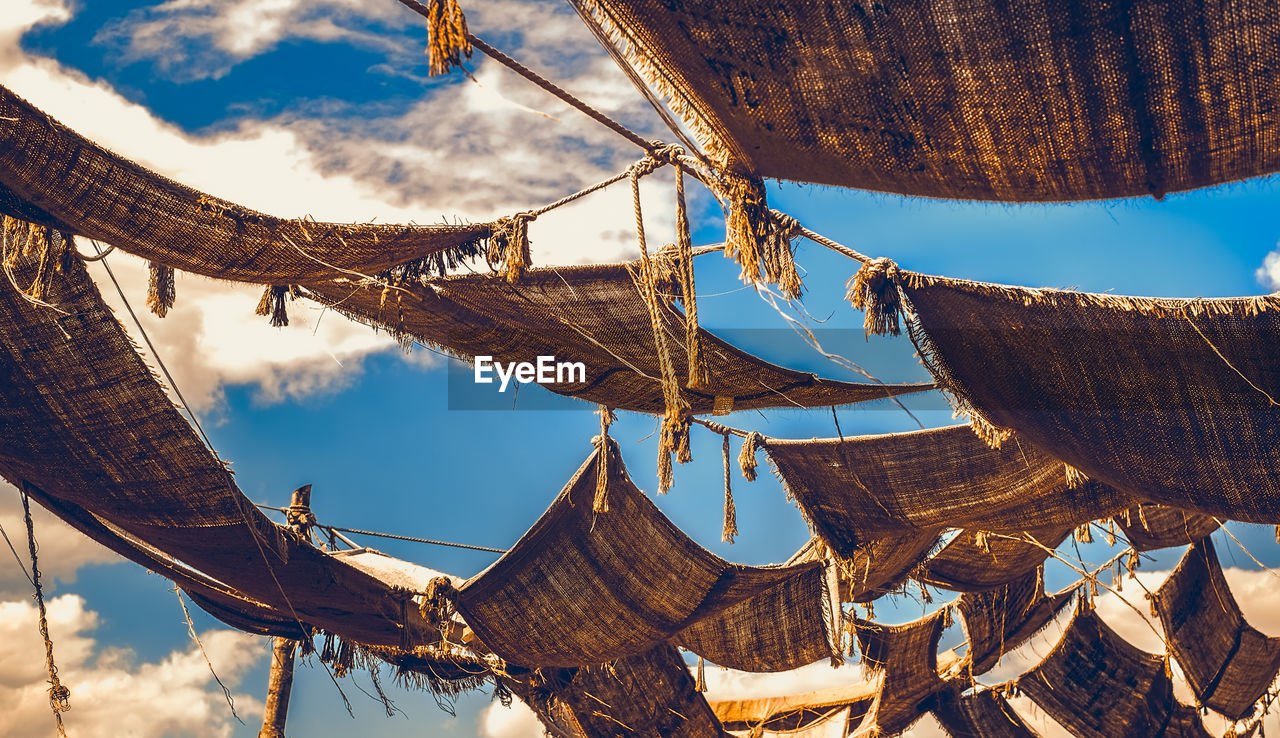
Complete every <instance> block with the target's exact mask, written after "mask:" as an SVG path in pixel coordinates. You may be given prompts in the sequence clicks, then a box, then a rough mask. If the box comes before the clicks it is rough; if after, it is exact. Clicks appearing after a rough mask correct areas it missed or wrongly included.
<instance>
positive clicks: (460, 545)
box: [254, 503, 507, 553]
mask: <svg viewBox="0 0 1280 738" xmlns="http://www.w3.org/2000/svg"><path fill="white" fill-rule="evenodd" d="M254 504H255V505H257V506H258V507H260V508H262V509H264V510H275V511H276V512H281V513H283V512H288V511H289V508H287V507H274V506H272V505H263V504H262V503H254ZM315 527H317V528H321V529H323V530H330V531H337V532H339V533H355V534H356V535H361V536H373V537H375V538H393V539H395V540H397V541H409V542H411V543H429V544H431V545H433V546H448V547H450V548H465V549H468V550H471V551H488V552H489V553H506V552H507V550H506V549H505V548H492V547H489V546H473V545H471V544H469V543H453V542H451V541H437V540H435V539H433V538H415V537H413V536H402V535H397V534H395V533H378V532H377V531H372V530H361V529H359V528H342V527H339V526H336V525H325V524H323V523H316V525H315Z"/></svg>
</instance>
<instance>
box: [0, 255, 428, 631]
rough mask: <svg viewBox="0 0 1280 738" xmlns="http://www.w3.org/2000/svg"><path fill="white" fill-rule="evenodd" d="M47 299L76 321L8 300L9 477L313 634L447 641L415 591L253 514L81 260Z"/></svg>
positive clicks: (1, 447) (22, 264)
mask: <svg viewBox="0 0 1280 738" xmlns="http://www.w3.org/2000/svg"><path fill="white" fill-rule="evenodd" d="M12 256H14V258H13V260H12V262H11V266H12V270H13V274H14V276H15V278H16V279H17V281H18V282H19V283H20V284H27V283H29V282H31V281H32V280H33V279H34V276H35V272H36V271H37V270H38V269H39V268H40V265H39V264H38V263H37V260H36V259H34V258H31V257H27V256H21V255H12ZM46 266H49V268H50V269H52V268H53V267H52V266H50V265H46ZM46 299H47V300H48V301H49V302H51V303H54V304H56V305H58V306H59V308H60V309H61V310H62V311H65V314H64V313H60V312H57V311H55V310H52V309H49V308H46V307H41V306H39V305H36V304H33V303H32V302H30V301H28V299H26V298H25V296H23V295H21V294H20V293H19V292H18V291H16V290H14V289H10V288H8V287H6V288H4V289H0V316H3V319H0V475H3V476H4V478H6V479H8V480H9V481H11V482H13V483H14V484H15V485H19V486H21V485H23V484H24V483H29V484H30V485H34V486H35V487H36V488H38V489H39V490H40V492H41V493H42V494H41V495H39V496H38V501H40V500H41V499H48V500H50V501H53V502H54V503H55V505H54V506H53V507H52V508H51V511H52V512H54V514H67V513H65V512H63V511H64V510H83V511H84V512H86V513H89V514H91V515H92V516H94V517H95V518H96V519H98V520H100V521H101V522H103V523H106V524H110V525H111V526H114V528H115V529H118V530H119V531H122V532H124V533H126V534H128V535H129V536H132V537H133V538H134V539H135V540H137V541H140V542H143V543H145V544H146V545H147V546H150V547H152V548H154V549H157V550H158V551H160V552H163V553H164V554H165V555H167V556H169V557H172V558H174V559H177V560H178V561H180V562H182V563H183V564H185V565H187V566H189V567H191V568H193V569H195V570H196V571H198V572H200V573H202V574H203V575H204V578H205V579H207V580H212V581H215V582H220V583H224V584H225V586H226V587H228V588H230V589H232V590H234V591H235V592H237V593H240V595H242V596H243V597H245V598H249V599H251V600H253V601H256V602H257V603H261V604H263V605H266V606H269V607H270V608H273V609H275V610H276V611H277V612H282V613H290V615H291V617H292V614H293V613H296V615H297V617H298V618H300V619H301V620H302V621H303V622H304V623H308V624H311V625H316V626H319V627H323V628H324V629H325V630H328V631H332V632H334V633H338V634H341V635H342V636H343V637H345V638H351V639H353V640H356V641H360V642H363V643H367V644H372V645H392V646H399V645H403V644H405V643H406V642H407V643H408V644H410V645H415V644H418V643H423V642H427V641H431V640H438V638H439V634H438V631H435V630H433V629H432V628H430V627H428V626H427V624H426V622H425V621H424V620H423V618H422V617H421V615H419V614H418V609H417V607H416V606H411V605H410V601H409V593H407V592H399V593H398V592H396V591H393V589H392V588H391V587H389V586H388V585H386V584H384V583H382V582H380V581H378V580H377V579H375V578H374V577H371V576H369V575H368V574H365V573H363V572H361V571H359V570H356V569H354V568H352V567H350V566H347V565H345V564H343V563H341V562H338V561H335V560H334V559H333V558H332V557H330V556H327V555H326V554H324V553H323V552H321V551H319V550H318V549H316V548H315V547H313V546H312V545H310V544H309V543H306V542H303V541H300V540H298V539H297V538H295V537H294V536H292V535H290V534H289V533H287V532H286V531H284V530H283V529H281V528H279V527H278V526H276V525H275V524H273V523H272V522H271V521H269V520H268V519H267V518H266V517H264V516H263V515H262V514H261V513H259V512H258V511H257V510H256V509H255V508H254V507H253V504H252V503H251V502H250V501H249V500H248V499H246V498H245V497H244V496H243V495H242V494H241V493H240V491H239V490H238V489H237V488H236V486H235V484H234V482H233V481H232V479H231V475H230V473H229V472H228V471H227V470H226V468H225V467H224V466H223V464H222V462H221V461H219V460H218V459H217V458H215V457H214V456H213V454H212V453H210V452H209V450H208V449H206V448H205V446H204V445H203V444H202V443H201V442H200V439H199V438H198V437H197V436H196V433H195V431H193V430H192V428H191V426H190V425H188V424H187V422H186V420H184V419H183V418H182V416H181V415H179V414H178V410H177V409H176V408H175V407H174V406H173V404H172V403H171V402H170V401H169V399H168V398H167V397H166V396H165V394H164V391H163V389H162V388H161V386H160V384H159V383H158V382H156V380H155V379H154V378H153V377H152V375H151V371H150V370H149V368H148V367H147V366H146V365H145V364H144V363H143V361H142V359H141V358H140V357H139V356H138V354H137V352H136V351H135V350H134V348H133V345H132V343H131V342H130V340H129V338H128V336H126V335H125V333H124V331H123V330H122V329H121V327H120V324H119V322H117V321H116V319H115V316H114V315H113V314H112V313H111V310H110V309H109V308H108V307H107V306H106V305H105V304H104V303H103V302H102V300H101V298H100V296H99V295H98V292H97V289H96V288H95V287H94V285H93V282H92V281H91V280H90V279H89V276H88V274H87V273H86V272H85V268H84V266H83V265H82V264H81V263H80V262H79V261H78V260H76V259H71V260H70V261H69V262H67V263H66V264H64V268H63V271H62V273H60V274H56V275H54V277H53V278H52V279H51V280H50V284H49V292H48V293H47V294H46ZM71 506H74V507H71ZM71 517H72V516H70V515H69V514H68V519H71ZM80 517H82V518H83V516H82V515H81V516H80ZM83 520H87V518H84V519H83ZM117 550H119V549H118V548H117ZM160 570H161V571H164V569H163V568H162V569H160ZM170 573H172V572H170ZM277 582H278V583H277ZM179 583H180V584H181V583H182V582H179ZM193 591H194V590H193ZM433 634H434V635H433Z"/></svg>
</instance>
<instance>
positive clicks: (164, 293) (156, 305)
mask: <svg viewBox="0 0 1280 738" xmlns="http://www.w3.org/2000/svg"><path fill="white" fill-rule="evenodd" d="M147 269H148V271H149V272H150V278H149V279H148V280H147V308H148V309H150V310H151V312H153V313H155V314H156V315H157V316H159V317H161V318H163V317H164V316H166V315H168V314H169V308H172V307H173V303H174V299H175V298H176V297H177V288H176V286H175V284H174V279H175V275H174V273H173V267H169V266H165V265H164V264H160V263H157V262H154V261H153V262H150V264H148V267H147Z"/></svg>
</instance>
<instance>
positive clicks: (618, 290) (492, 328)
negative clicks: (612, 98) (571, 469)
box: [309, 264, 930, 414]
mask: <svg viewBox="0 0 1280 738" xmlns="http://www.w3.org/2000/svg"><path fill="white" fill-rule="evenodd" d="M309 292H310V294H311V295H312V296H314V297H315V298H316V299H317V300H318V301H320V302H322V303H324V304H329V305H333V306H334V308H335V309H337V310H338V311H340V312H342V313H345V314H347V315H350V316H351V317H353V318H355V319H357V320H360V321H362V322H365V323H368V324H370V325H373V326H375V327H379V328H382V329H385V330H388V331H390V332H391V333H392V334H393V335H396V336H397V337H399V338H401V339H402V340H404V339H408V340H412V341H420V342H422V343H424V344H426V345H429V346H436V347H440V348H442V349H444V350H445V351H447V352H449V353H452V354H454V355H457V356H462V357H465V358H468V359H470V358H473V357H475V356H492V357H494V358H495V360H497V361H502V362H512V361H530V362H533V361H536V360H537V357H538V356H541V355H546V356H554V357H556V360H557V361H581V362H583V364H585V366H586V369H587V371H586V381H585V382H561V383H557V384H555V385H547V389H549V390H552V391H554V392H557V393H559V394H562V395H568V396H570V397H578V398H581V399H584V400H589V401H591V402H597V403H600V404H603V405H607V406H609V407H611V408H616V409H621V410H635V411H638V412H646V413H655V414H661V413H662V412H663V411H664V410H665V405H664V401H663V393H662V370H661V366H660V364H659V359H658V356H657V352H656V350H655V347H654V339H653V328H652V322H651V321H650V316H649V311H648V309H647V308H646V307H645V303H644V299H643V297H642V296H641V293H640V291H639V290H638V288H637V287H636V284H635V282H634V280H633V278H632V275H631V273H630V271H629V270H628V265H625V264H608V265H600V266H585V267H557V268H547V269H532V270H529V271H528V272H527V273H526V274H525V275H524V277H522V278H521V280H520V281H519V282H517V283H515V284H512V283H509V282H507V281H506V280H505V279H503V278H502V277H500V276H489V275H466V276H458V277H450V278H444V279H438V280H431V281H429V282H424V283H413V284H407V285H405V286H404V287H403V288H398V289H394V290H388V291H387V292H386V294H385V295H384V291H383V288H382V287H380V286H363V287H362V286H356V285H353V284H349V283H329V284H325V285H319V286H315V287H313V288H311V289H310V290H309ZM384 298H385V299H384ZM659 310H660V314H661V317H662V320H663V324H664V326H665V329H666V331H667V333H668V334H669V335H670V336H671V337H672V340H671V341H670V349H671V358H672V360H673V362H674V364H675V368H676V375H677V376H678V377H681V378H684V377H687V376H688V373H689V372H688V357H687V353H686V348H685V340H684V335H685V333H684V331H685V318H684V316H683V315H682V314H680V312H679V311H678V310H677V309H676V308H675V307H673V306H672V305H671V304H670V303H668V302H664V303H663V304H661V305H660V306H659ZM701 341H702V365H703V366H704V367H705V368H706V370H707V374H708V380H707V382H706V385H705V389H691V388H688V387H682V388H681V390H680V394H681V396H682V398H683V399H684V400H685V402H687V403H688V405H689V407H690V409H691V410H692V412H694V413H698V414H705V413H710V412H712V410H713V409H716V407H717V403H719V405H720V406H722V407H721V409H737V410H745V409H751V408H768V407H825V406H830V405H845V404H850V403H856V402H865V401H868V400H881V399H887V398H889V397H892V396H895V395H900V394H905V393H908V392H918V391H921V390H926V389H929V388H930V385H919V384H908V385H879V384H859V383H851V382H839V381H835V380H830V379H821V378H819V377H817V376H815V375H813V374H807V373H803V372H796V371H791V370H789V369H783V368H782V367H779V366H775V365H773V364H770V363H768V362H765V361H762V360H760V359H758V358H756V357H754V356H751V355H750V354H747V353H745V352H743V351H740V350H738V349H736V348H734V347H732V346H730V345H729V344H727V343H725V342H723V341H721V340H720V339H718V338H716V337H715V336H714V335H712V334H710V333H708V332H706V331H701Z"/></svg>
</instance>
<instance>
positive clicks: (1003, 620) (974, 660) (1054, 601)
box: [957, 569, 1073, 675]
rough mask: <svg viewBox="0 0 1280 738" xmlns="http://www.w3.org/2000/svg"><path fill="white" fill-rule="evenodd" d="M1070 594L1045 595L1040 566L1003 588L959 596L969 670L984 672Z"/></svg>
mask: <svg viewBox="0 0 1280 738" xmlns="http://www.w3.org/2000/svg"><path fill="white" fill-rule="evenodd" d="M1072 595H1073V593H1072V592H1070V591H1067V592H1062V593H1059V594H1056V595H1054V596H1053V597H1047V596H1045V593H1044V572H1043V570H1040V569H1038V570H1036V571H1033V572H1031V573H1030V574H1027V575H1025V576H1023V577H1022V578H1020V579H1017V580H1015V581H1013V582H1010V583H1009V584H1006V585H1004V586H1003V587H997V588H996V589H992V590H988V591H986V592H980V593H975V592H969V593H966V594H964V595H962V596H961V597H960V600H959V602H958V603H957V607H958V608H959V610H960V613H961V614H962V615H963V616H964V629H965V634H966V635H967V636H968V639H969V651H968V656H969V664H970V673H972V674H974V675H978V674H985V673H986V672H988V671H990V670H991V669H994V668H995V667H996V665H997V664H998V663H999V662H1000V657H1001V656H1003V655H1004V654H1006V653H1008V652H1010V651H1012V650H1013V649H1015V648H1017V647H1018V646H1020V645H1022V643H1023V642H1024V641H1026V640H1027V639H1028V638H1031V637H1032V636H1034V635H1035V634H1036V633H1037V632H1039V631H1040V629H1041V628H1043V627H1045V626H1046V625H1048V624H1049V622H1050V621H1051V620H1053V618H1054V617H1056V616H1057V614H1058V613H1059V612H1060V611H1061V610H1062V608H1063V607H1064V606H1065V605H1066V604H1067V603H1068V602H1070V601H1071V597H1072Z"/></svg>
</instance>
